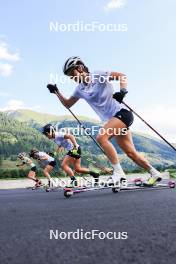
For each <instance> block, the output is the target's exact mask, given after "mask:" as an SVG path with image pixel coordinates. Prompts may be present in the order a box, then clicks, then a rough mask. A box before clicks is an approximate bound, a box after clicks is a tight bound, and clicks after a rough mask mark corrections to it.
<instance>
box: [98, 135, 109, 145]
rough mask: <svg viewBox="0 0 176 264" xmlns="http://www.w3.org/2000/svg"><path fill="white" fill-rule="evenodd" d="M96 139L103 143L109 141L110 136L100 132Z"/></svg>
mask: <svg viewBox="0 0 176 264" xmlns="http://www.w3.org/2000/svg"><path fill="white" fill-rule="evenodd" d="M96 139H97V141H98V143H99V144H100V145H103V144H105V143H106V142H107V141H108V138H107V137H106V136H105V135H100V134H99V135H97V137H96Z"/></svg>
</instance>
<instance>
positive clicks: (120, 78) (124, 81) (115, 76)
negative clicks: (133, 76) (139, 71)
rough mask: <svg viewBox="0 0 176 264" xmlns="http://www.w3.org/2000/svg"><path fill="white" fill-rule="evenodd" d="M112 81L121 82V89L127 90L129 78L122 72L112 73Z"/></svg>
mask: <svg viewBox="0 0 176 264" xmlns="http://www.w3.org/2000/svg"><path fill="white" fill-rule="evenodd" d="M109 80H110V81H114V80H116V81H119V82H120V89H124V88H125V89H127V76H126V75H125V74H123V73H120V72H111V74H110V76H109Z"/></svg>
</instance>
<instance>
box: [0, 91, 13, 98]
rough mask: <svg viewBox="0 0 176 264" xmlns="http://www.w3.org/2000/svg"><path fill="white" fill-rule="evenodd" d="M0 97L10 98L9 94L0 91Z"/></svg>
mask: <svg viewBox="0 0 176 264" xmlns="http://www.w3.org/2000/svg"><path fill="white" fill-rule="evenodd" d="M0 96H1V97H9V96H11V94H10V93H8V92H4V91H0Z"/></svg>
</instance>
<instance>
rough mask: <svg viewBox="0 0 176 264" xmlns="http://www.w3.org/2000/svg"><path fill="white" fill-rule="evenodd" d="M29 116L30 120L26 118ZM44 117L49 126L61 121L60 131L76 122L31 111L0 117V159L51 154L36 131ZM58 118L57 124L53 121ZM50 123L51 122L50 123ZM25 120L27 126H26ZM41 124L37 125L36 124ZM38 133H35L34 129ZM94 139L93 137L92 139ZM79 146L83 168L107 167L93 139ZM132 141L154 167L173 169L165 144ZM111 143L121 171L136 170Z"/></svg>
mask: <svg viewBox="0 0 176 264" xmlns="http://www.w3.org/2000/svg"><path fill="white" fill-rule="evenodd" d="M28 114H29V116H28ZM31 116H33V118H35V119H33V122H30V121H29V120H31ZM43 116H45V118H46V119H47V123H48V122H51V121H52V122H53V123H55V122H57V121H58V119H60V122H59V127H60V128H62V127H76V126H77V122H76V121H75V120H70V119H66V118H65V116H64V118H63V117H57V116H52V115H48V116H46V115H45V114H42V113H36V116H35V112H33V111H28V110H27V111H26V110H25V111H23V110H20V111H15V112H13V113H12V112H11V113H9V112H8V113H0V124H1V128H0V132H1V136H0V139H1V143H0V155H3V156H4V157H7V158H9V157H11V156H12V155H16V154H17V153H18V152H20V151H29V150H30V149H31V148H32V147H37V148H39V149H40V150H47V151H49V150H52V149H53V144H52V143H51V142H50V141H49V140H47V139H46V138H45V137H44V136H43V135H41V133H40V132H39V131H38V130H37V129H39V128H41V126H42V122H43V121H46V119H43ZM16 118H17V119H20V120H25V122H19V121H18V120H17V119H16ZM55 118H58V119H57V120H54V119H55ZM51 119H52V120H51ZM26 120H28V122H26ZM37 122H40V123H37ZM83 123H84V126H86V127H89V128H90V127H91V126H94V125H95V123H92V122H90V121H88V120H87V119H84V120H83ZM34 127H35V128H37V129H35V128H34ZM94 137H96V135H94ZM77 140H78V143H79V144H80V145H81V147H82V150H83V163H84V164H86V162H84V161H86V159H88V158H91V160H93V161H95V162H99V163H101V164H103V165H105V166H106V165H107V164H108V163H107V158H106V157H105V156H104V155H103V154H102V153H101V151H100V150H99V148H98V147H97V146H96V145H95V144H94V142H93V141H92V139H90V138H89V137H88V136H86V135H82V136H79V137H77ZM133 140H134V144H135V146H136V149H137V150H138V151H139V152H141V153H142V155H145V156H146V157H147V158H148V159H149V160H150V162H151V163H152V164H153V165H155V166H161V167H167V166H171V165H175V164H176V161H175V152H174V151H173V150H172V149H171V148H169V147H168V146H167V145H166V144H165V143H163V142H162V141H159V140H158V139H157V140H155V139H154V138H150V137H148V136H145V135H138V134H137V133H133ZM112 142H113V143H114V146H115V148H116V149H117V152H118V153H119V154H120V158H121V162H122V165H123V167H124V168H126V169H132V168H137V166H136V165H135V164H134V162H132V161H131V160H130V159H129V158H127V157H126V155H124V154H123V153H122V151H121V149H120V148H119V147H118V146H117V144H116V143H115V142H114V140H113V141H112Z"/></svg>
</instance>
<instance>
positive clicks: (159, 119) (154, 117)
mask: <svg viewBox="0 0 176 264" xmlns="http://www.w3.org/2000/svg"><path fill="white" fill-rule="evenodd" d="M137 112H138V113H139V114H140V115H141V116H142V118H144V120H146V121H147V122H148V123H149V124H150V125H151V126H152V127H153V128H155V129H156V130H157V131H158V132H159V133H160V134H162V135H163V136H164V137H166V139H168V140H170V141H171V142H176V126H175V116H176V108H175V107H167V108H165V107H156V106H153V107H151V108H150V109H143V110H142V109H141V110H140V111H137ZM132 129H133V130H134V129H135V130H136V131H140V132H143V133H147V134H150V135H153V136H155V135H156V134H155V133H154V132H152V130H150V129H149V128H147V126H146V125H145V124H144V123H143V122H142V121H140V119H138V118H137V117H136V118H135V122H134V125H133V126H132Z"/></svg>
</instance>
